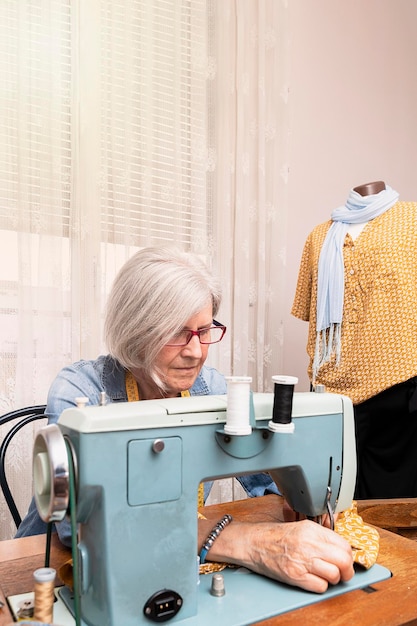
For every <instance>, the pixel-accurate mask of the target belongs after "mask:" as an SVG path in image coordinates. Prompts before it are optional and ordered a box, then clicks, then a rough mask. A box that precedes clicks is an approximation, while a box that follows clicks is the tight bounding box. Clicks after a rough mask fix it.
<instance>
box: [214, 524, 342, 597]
mask: <svg viewBox="0 0 417 626" xmlns="http://www.w3.org/2000/svg"><path fill="white" fill-rule="evenodd" d="M207 560H212V561H221V562H225V563H231V564H234V565H240V566H244V567H247V568H248V569H250V570H252V571H254V572H256V573H258V574H262V575H264V576H267V577H269V578H273V579H275V580H279V581H281V582H284V583H287V584H289V585H293V586H297V587H301V588H302V589H306V590H308V591H313V592H316V593H323V592H324V591H326V589H327V588H328V586H329V584H330V585H336V584H338V583H339V582H340V581H348V580H350V579H351V578H352V577H353V575H354V569H353V558H352V550H351V547H350V545H349V543H348V542H347V541H346V540H345V539H343V538H342V537H340V536H339V535H337V534H336V533H335V532H333V531H332V530H330V529H328V528H325V527H324V526H320V525H319V524H317V523H315V522H312V521H309V520H303V521H300V522H284V523H270V522H261V523H240V522H237V521H236V522H235V521H234V522H232V524H230V525H229V526H227V528H225V529H224V530H223V531H222V533H221V534H220V535H219V537H218V538H217V540H216V541H215V542H214V544H213V547H212V548H211V550H210V552H209V555H208V559H207Z"/></svg>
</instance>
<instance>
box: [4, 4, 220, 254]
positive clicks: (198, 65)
mask: <svg viewBox="0 0 417 626" xmlns="http://www.w3.org/2000/svg"><path fill="white" fill-rule="evenodd" d="M89 11H90V15H94V16H95V19H89V18H88V17H87V18H86V19H84V17H85V15H88V14H89V13H88V12H89ZM0 22H1V26H0V31H1V35H2V36H1V37H0V71H1V75H2V80H3V86H2V90H1V95H0V228H2V229H8V230H15V231H24V232H33V233H42V232H43V233H47V234H54V235H56V234H61V235H63V236H65V237H68V236H70V235H71V236H72V235H73V233H74V231H76V230H77V229H78V228H79V227H78V225H77V226H76V227H75V228H74V219H76V218H75V215H77V211H78V213H79V212H80V211H81V213H82V212H86V211H92V212H94V213H95V214H96V215H97V216H98V219H99V220H100V229H101V240H102V241H103V242H107V243H126V242H128V243H129V244H130V245H134V246H141V245H149V244H152V245H156V244H159V243H166V242H172V241H175V243H177V244H179V245H183V246H184V247H188V246H189V245H190V244H191V242H192V241H196V240H197V241H201V239H202V238H203V239H206V238H207V230H208V227H209V226H208V225H209V218H208V214H207V208H206V166H205V160H206V145H205V133H206V110H205V108H206V72H205V62H206V48H205V46H206V31H207V25H206V0H180V1H178V0H149V1H148V2H143V1H142V0H123V1H122V0H82V2H81V0H48V1H47V2H42V1H41V0H19V2H7V3H1V6H0ZM86 38H87V42H86V43H84V44H83V41H84V42H85V40H86ZM92 58H94V59H97V63H96V66H95V67H94V69H93V70H92V71H93V74H90V76H94V81H89V79H88V74H85V73H84V68H85V67H87V66H88V67H90V71H91V67H92V66H91V59H92ZM89 64H90V65H89ZM89 100H91V102H89ZM96 105H97V106H96ZM89 111H90V112H89ZM89 116H90V117H89ZM93 126H94V127H95V128H96V129H97V133H96V134H94V133H93V132H90V129H91V128H92V127H93ZM80 155H81V158H80ZM91 163H97V167H96V168H95V169H94V168H92V167H91ZM87 165H88V166H87ZM88 185H90V186H91V187H93V188H94V190H95V191H96V193H95V194H94V201H93V203H91V202H90V199H89V200H88V203H87V204H86V205H85V206H81V207H80V206H79V205H78V204H79V202H80V195H79V190H85V189H86V188H87V187H88ZM75 189H77V190H78V195H77V193H75V191H74V190H75ZM81 193H82V192H81ZM94 205H95V206H94Z"/></svg>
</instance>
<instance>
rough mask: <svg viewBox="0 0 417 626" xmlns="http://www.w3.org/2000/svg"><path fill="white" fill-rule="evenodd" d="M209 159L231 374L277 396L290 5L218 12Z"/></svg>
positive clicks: (247, 3) (224, 359)
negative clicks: (274, 391) (274, 381)
mask: <svg viewBox="0 0 417 626" xmlns="http://www.w3.org/2000/svg"><path fill="white" fill-rule="evenodd" d="M210 6H211V9H212V23H213V37H212V38H211V39H210V43H211V46H212V47H211V51H210V62H209V70H210V72H209V78H210V83H211V89H210V94H211V100H210V107H209V116H210V118H209V128H210V133H209V142H210V147H209V154H210V157H211V158H210V164H211V169H210V179H211V189H212V192H213V197H212V203H213V206H214V207H215V210H214V212H213V216H214V223H215V227H214V230H215V236H214V245H215V250H214V253H213V258H214V263H215V266H216V268H217V270H218V272H219V273H220V274H221V276H222V277H223V283H224V285H225V294H226V299H225V306H224V307H223V310H222V314H223V317H224V319H225V320H227V323H228V325H229V327H230V330H231V332H230V333H228V341H229V343H227V344H226V343H225V344H223V343H222V344H220V345H221V350H222V352H220V354H219V355H218V360H217V363H216V364H217V365H218V366H219V369H220V370H222V371H227V372H229V373H231V374H234V375H245V376H251V377H252V388H253V390H254V391H270V390H271V389H272V382H271V377H272V375H274V374H281V373H285V372H282V371H281V364H282V350H281V346H282V343H283V321H282V320H283V307H284V306H287V305H286V303H285V302H284V301H283V298H282V293H283V286H284V280H285V245H286V237H285V236H286V215H287V181H288V175H289V164H288V147H289V139H290V128H291V123H290V122H291V120H290V112H289V67H290V66H289V52H290V39H289V28H288V17H287V2H284V1H280V0H270V1H268V0H265V1H263V0H257V1H255V0H233V1H232V0H226V1H225V2H216V1H215V0H213V1H212V2H211V4H210Z"/></svg>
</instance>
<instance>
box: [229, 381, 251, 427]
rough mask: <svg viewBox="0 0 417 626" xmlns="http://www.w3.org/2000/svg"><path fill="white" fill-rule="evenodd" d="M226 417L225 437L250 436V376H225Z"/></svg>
mask: <svg viewBox="0 0 417 626" xmlns="http://www.w3.org/2000/svg"><path fill="white" fill-rule="evenodd" d="M226 381H227V415H226V424H225V426H224V432H225V433H226V434H227V435H250V434H251V432H252V427H251V425H250V384H251V382H252V378H251V376H226Z"/></svg>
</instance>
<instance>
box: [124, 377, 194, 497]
mask: <svg viewBox="0 0 417 626" xmlns="http://www.w3.org/2000/svg"><path fill="white" fill-rule="evenodd" d="M125 386H126V394H127V399H128V402H138V401H139V400H140V397H139V388H138V383H137V382H136V380H135V378H134V377H133V374H132V372H129V371H128V370H127V371H126V375H125ZM181 396H182V397H183V398H189V397H190V392H189V391H188V389H187V390H186V391H181ZM197 502H198V507H199V508H200V507H202V506H204V485H203V483H200V485H199V486H198V499H197Z"/></svg>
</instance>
